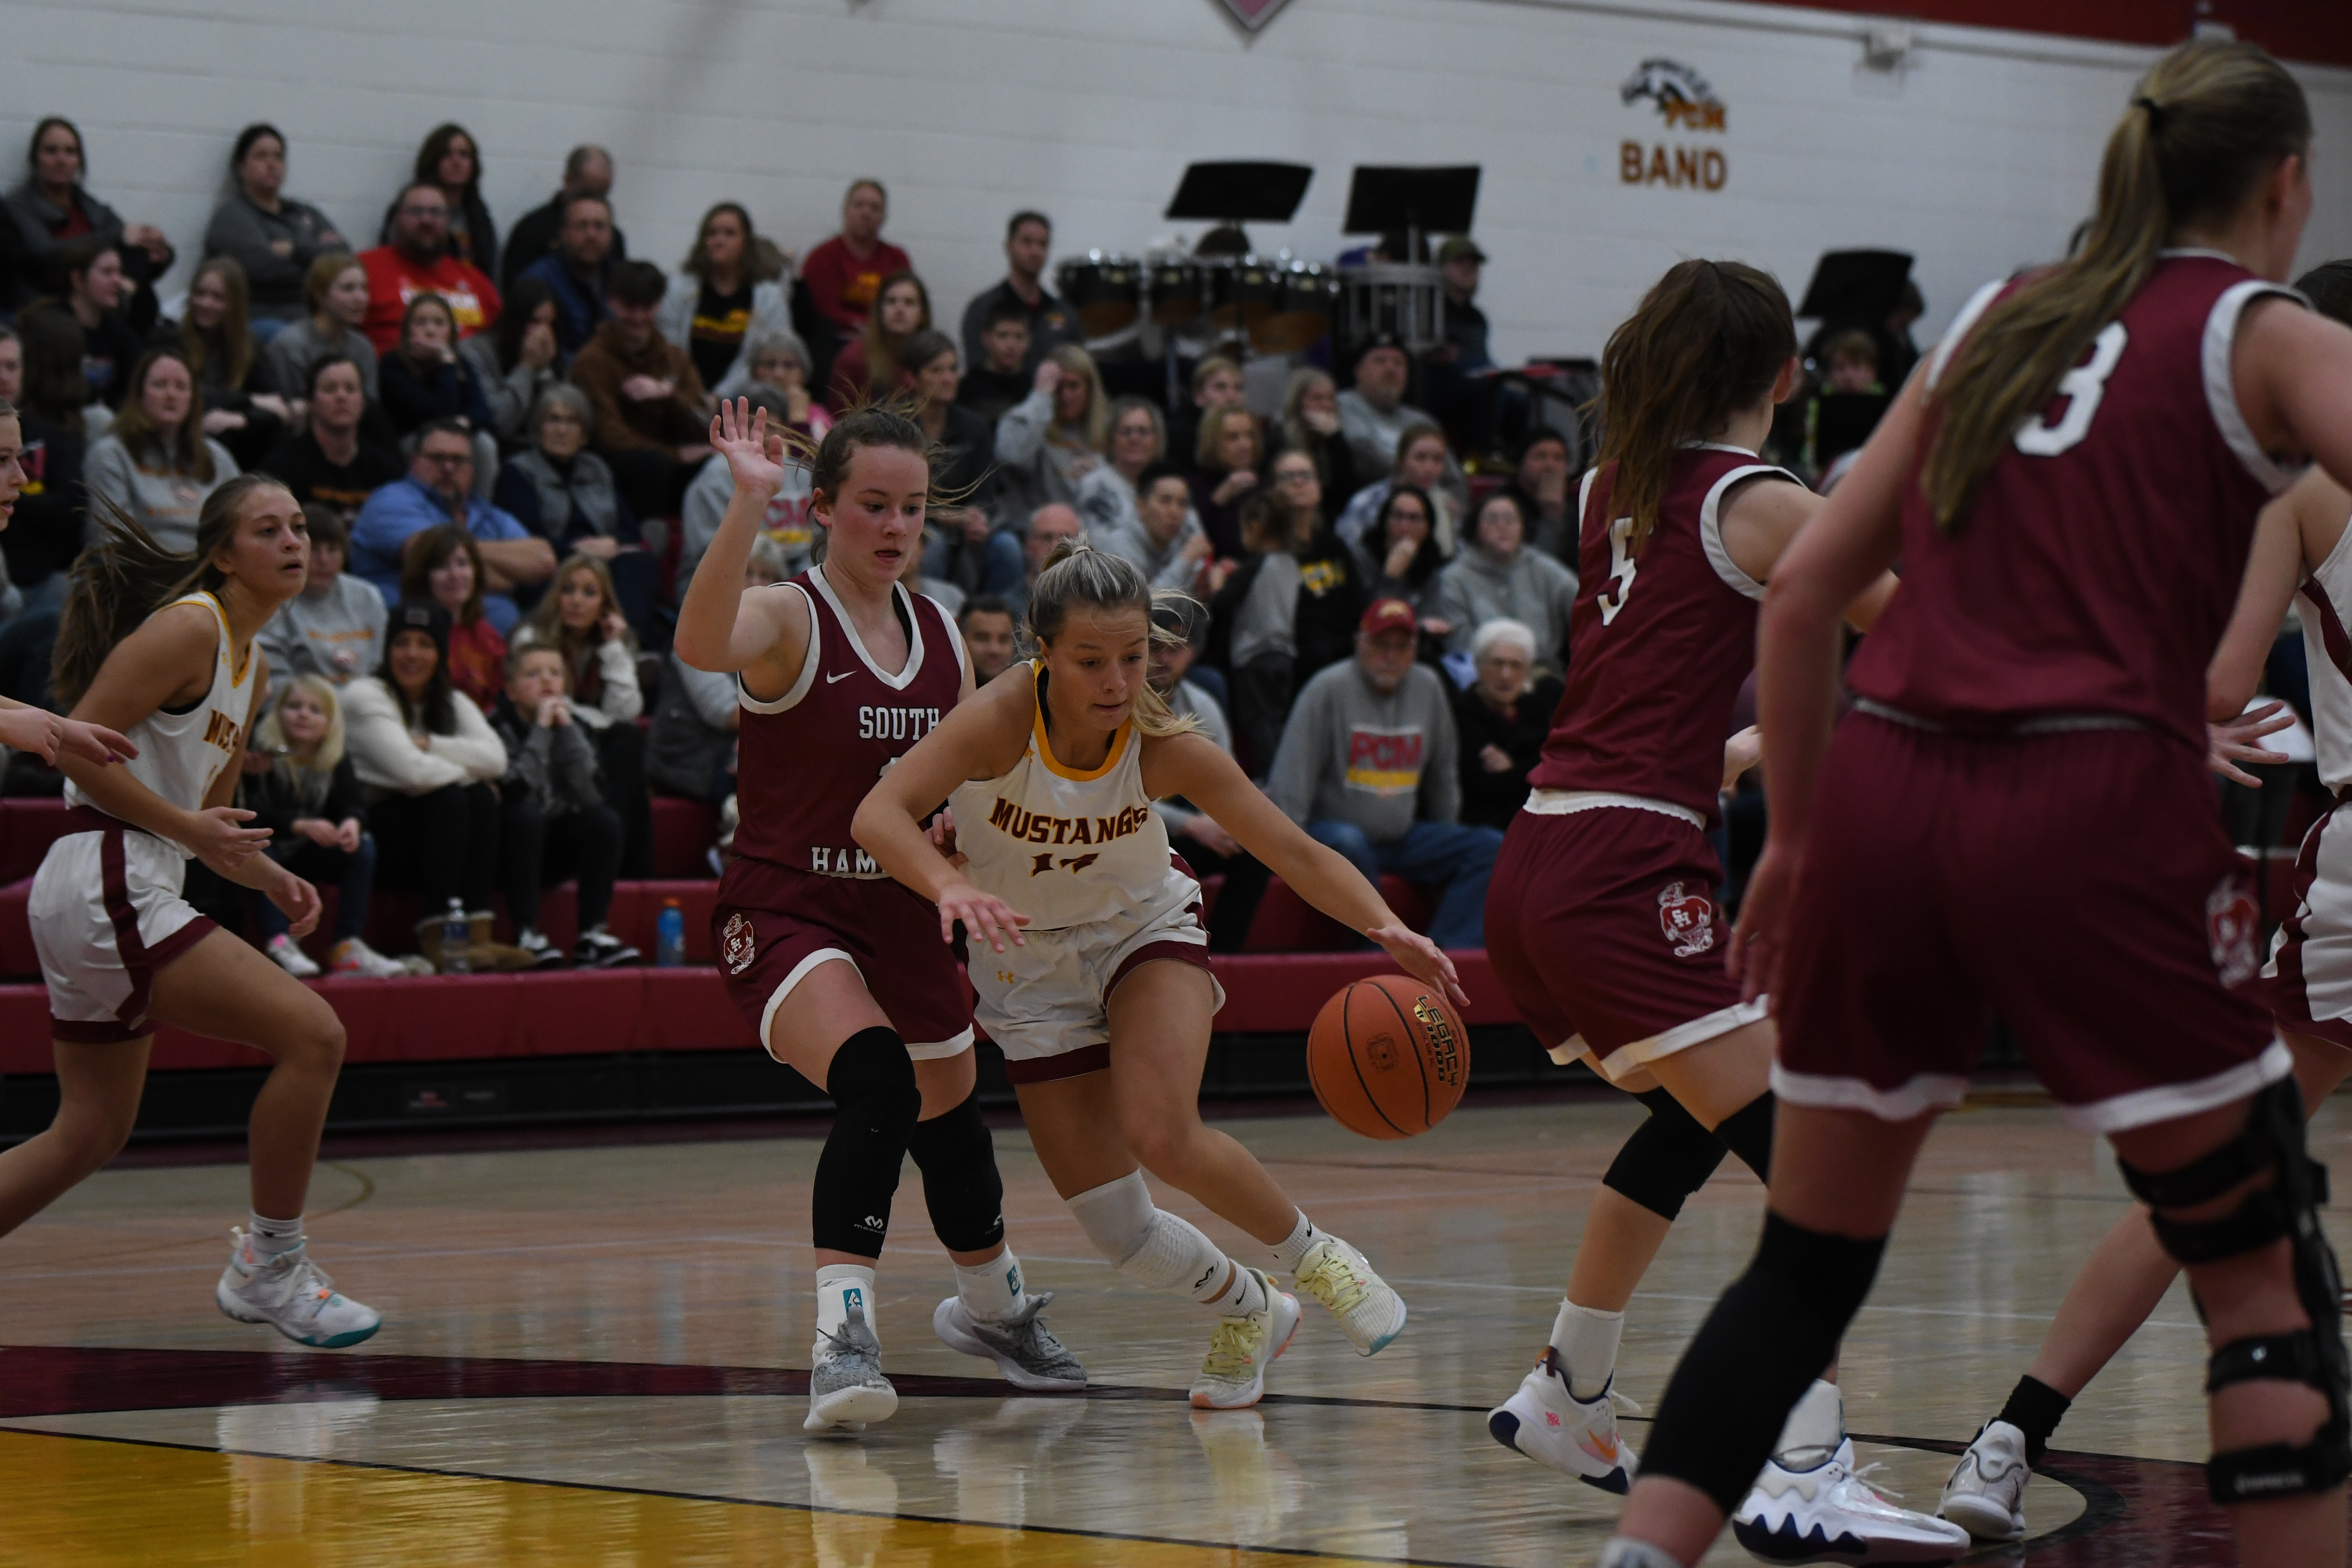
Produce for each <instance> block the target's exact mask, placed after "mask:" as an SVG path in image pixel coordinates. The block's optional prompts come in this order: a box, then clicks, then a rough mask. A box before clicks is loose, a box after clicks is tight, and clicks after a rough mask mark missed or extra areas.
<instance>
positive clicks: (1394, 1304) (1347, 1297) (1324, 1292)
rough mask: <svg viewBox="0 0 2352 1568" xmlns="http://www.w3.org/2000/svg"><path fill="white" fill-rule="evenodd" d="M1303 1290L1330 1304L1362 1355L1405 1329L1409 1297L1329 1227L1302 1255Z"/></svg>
mask: <svg viewBox="0 0 2352 1568" xmlns="http://www.w3.org/2000/svg"><path fill="white" fill-rule="evenodd" d="M1293 1278H1295V1279H1297V1281H1298V1289H1299V1292H1300V1293H1301V1294H1302V1295H1307V1296H1312V1297H1314V1298H1315V1299H1316V1300H1318V1301H1320V1302H1322V1303H1323V1305H1324V1306H1326V1307H1328V1308H1329V1309H1330V1310H1331V1315H1332V1316H1333V1317H1335V1318H1337V1319H1339V1327H1340V1328H1341V1329H1342V1330H1343V1331H1345V1332H1346V1333H1347V1336H1348V1339H1349V1342H1351V1343H1353V1344H1354V1345H1355V1347H1356V1353H1357V1354H1359V1355H1378V1354H1379V1353H1380V1352H1382V1351H1384V1350H1386V1349H1387V1348H1388V1346H1389V1342H1390V1341H1391V1340H1393V1339H1395V1338H1396V1337H1397V1335H1399V1334H1401V1333H1402V1332H1403V1331H1404V1319H1405V1310H1404V1298H1403V1297H1402V1296H1400V1295H1398V1294H1397V1293H1396V1292H1395V1291H1394V1290H1393V1289H1390V1287H1389V1283H1388V1281H1387V1280H1385V1279H1381V1277H1380V1276H1379V1275H1377V1274H1375V1273H1373V1272H1372V1266H1371V1265H1370V1263H1367V1262H1365V1261H1364V1255H1363V1254H1362V1253H1360V1252H1359V1251H1357V1250H1356V1249H1355V1248H1354V1247H1350V1246H1349V1245H1348V1244H1347V1243H1346V1242H1344V1241H1342V1240H1340V1239H1339V1237H1336V1236H1333V1235H1330V1234H1329V1233H1328V1232H1326V1233H1325V1234H1324V1236H1323V1237H1322V1238H1321V1239H1320V1240H1318V1241H1317V1242H1316V1244H1315V1245H1314V1246H1312V1247H1308V1248H1307V1256H1306V1257H1304V1258H1300V1259H1299V1260H1298V1268H1297V1270H1296V1271H1295V1272H1294V1275H1293Z"/></svg>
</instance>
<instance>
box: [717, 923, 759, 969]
mask: <svg viewBox="0 0 2352 1568" xmlns="http://www.w3.org/2000/svg"><path fill="white" fill-rule="evenodd" d="M719 956H720V957H721V958H723V959H725V960H726V961H727V973H730V974H740V973H743V972H744V971H745V970H747V969H749V968H751V960H752V959H754V958H756V957H757V956H759V952H758V945H757V943H755V942H753V941H752V940H751V921H747V920H745V919H744V918H743V917H742V915H741V914H740V912H739V913H736V914H731V915H729V916H728V917H727V929H726V930H725V931H722V932H720V933H719Z"/></svg>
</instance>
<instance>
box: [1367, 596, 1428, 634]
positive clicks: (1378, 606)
mask: <svg viewBox="0 0 2352 1568" xmlns="http://www.w3.org/2000/svg"><path fill="white" fill-rule="evenodd" d="M1356 629H1357V630H1359V631H1360V632H1362V633H1363V634H1364V635H1365V636H1366V637H1379V636H1380V635H1381V633H1382V632H1418V631H1419V630H1420V629H1421V621H1420V619H1419V617H1417V616H1414V615H1413V613H1412V605H1408V604H1406V603H1405V602H1404V601H1403V600H1402V599H1374V600H1373V601H1372V602H1371V604H1370V605H1368V606H1366V608H1365V610H1364V618H1363V619H1362V620H1360V621H1358V622H1357V623H1356Z"/></svg>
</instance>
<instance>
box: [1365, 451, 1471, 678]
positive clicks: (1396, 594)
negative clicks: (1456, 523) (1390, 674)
mask: <svg viewBox="0 0 2352 1568" xmlns="http://www.w3.org/2000/svg"><path fill="white" fill-rule="evenodd" d="M1434 510H1436V507H1435V503H1434V502H1433V500H1431V499H1430V494H1429V492H1428V491H1427V490H1424V489H1419V488H1418V487H1416V486H1412V485H1396V486H1393V487H1391V489H1390V490H1389V492H1388V495H1387V497H1386V498H1385V499H1383V500H1381V508H1380V510H1379V512H1378V513H1377V514H1375V516H1374V519H1373V523H1372V531H1371V532H1370V534H1368V535H1367V536H1366V537H1365V539H1364V541H1363V542H1361V543H1360V544H1358V545H1357V546H1356V547H1355V550H1356V569H1357V571H1358V572H1359V573H1360V574H1362V576H1363V579H1364V581H1365V582H1366V583H1368V584H1370V587H1371V592H1372V594H1373V595H1374V596H1375V597H1377V598H1381V599H1402V600H1403V601H1404V602H1405V603H1406V604H1409V605H1412V609H1413V615H1414V616H1416V617H1417V618H1418V619H1419V621H1420V623H1421V629H1422V630H1423V632H1425V633H1427V634H1428V635H1429V636H1431V637H1435V638H1438V639H1440V640H1441V641H1442V640H1443V639H1444V638H1446V637H1451V636H1453V635H1454V623H1453V622H1451V621H1449V620H1446V619H1445V618H1444V616H1442V615H1440V614H1439V609H1438V605H1439V600H1438V575H1439V574H1440V573H1442V572H1443V571H1444V568H1445V556H1444V552H1442V551H1440V550H1439V549H1438V548H1437V531H1436V530H1435V529H1434V528H1433V526H1431V523H1430V514H1431V513H1432V512H1433V511H1434Z"/></svg>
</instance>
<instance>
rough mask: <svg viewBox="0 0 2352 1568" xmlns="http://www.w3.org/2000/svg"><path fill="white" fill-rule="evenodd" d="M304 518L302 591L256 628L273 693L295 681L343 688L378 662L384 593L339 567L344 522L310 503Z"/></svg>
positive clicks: (345, 554)
mask: <svg viewBox="0 0 2352 1568" xmlns="http://www.w3.org/2000/svg"><path fill="white" fill-rule="evenodd" d="M302 516H303V518H304V519H305V520H306V521H308V522H309V523H310V570H309V572H308V574H306V575H305V576H304V577H303V579H302V591H301V592H300V593H299V594H297V595H294V597H292V598H291V599H289V600H287V601H286V603H285V604H283V605H280V606H278V613H277V614H276V615H274V616H270V617H269V624H268V626H263V627H262V628H261V637H260V639H259V640H260V643H261V651H262V653H263V654H264V655H266V656H267V657H268V659H269V681H270V689H271V690H272V691H276V690H277V689H278V688H279V687H281V686H282V685H284V683H285V682H287V681H289V680H292V679H297V678H298V677H299V678H315V679H320V680H323V681H325V682H327V683H328V684H329V685H330V686H347V685H349V684H350V683H351V682H352V681H353V680H355V679H359V678H360V677H361V676H362V675H365V674H367V673H368V672H370V671H371V670H373V669H375V668H379V667H380V666H381V665H382V664H383V622H384V615H385V611H384V607H383V595H382V594H379V593H377V592H376V591H375V584H373V583H371V582H369V581H367V580H366V579H365V578H363V577H354V576H352V575H351V574H349V573H347V572H345V571H344V570H343V563H344V561H345V560H346V559H348V558H349V556H350V554H351V534H350V532H349V531H347V530H346V529H345V528H344V526H343V521H342V519H341V517H339V516H338V515H336V513H335V512H334V511H332V510H330V509H328V508H327V507H324V506H321V505H320V504H319V503H318V502H316V501H310V502H306V503H305V504H304V505H303V508H302Z"/></svg>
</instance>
